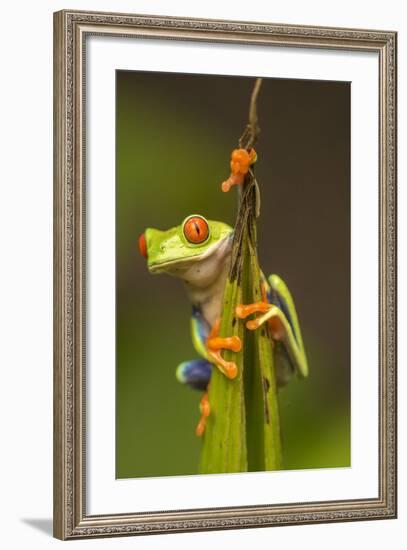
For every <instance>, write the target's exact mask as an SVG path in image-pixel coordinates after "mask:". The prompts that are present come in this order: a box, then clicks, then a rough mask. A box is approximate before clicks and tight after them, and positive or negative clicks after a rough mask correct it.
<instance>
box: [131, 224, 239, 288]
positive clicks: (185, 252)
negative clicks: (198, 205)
mask: <svg viewBox="0 0 407 550" xmlns="http://www.w3.org/2000/svg"><path fill="white" fill-rule="evenodd" d="M232 233H233V230H232V228H231V227H230V226H229V225H227V224H225V223H222V222H217V221H212V220H206V219H205V218H204V217H203V216H200V215H197V214H194V215H192V216H188V217H187V218H186V219H185V220H184V221H183V223H182V224H181V225H179V226H177V227H173V228H171V229H168V230H167V231H159V230H158V229H153V228H148V229H146V231H145V232H144V233H143V235H141V237H140V238H139V249H140V252H141V254H142V255H143V256H144V257H145V258H146V259H147V266H148V269H149V271H150V272H151V273H163V272H165V273H169V274H170V275H175V276H178V277H180V278H182V279H184V280H186V281H188V282H190V283H192V284H194V283H197V281H196V280H195V279H197V278H199V282H200V283H202V284H204V283H206V282H208V280H209V279H210V278H212V277H213V276H214V275H216V271H217V270H218V269H219V265H220V263H221V262H223V261H224V260H225V258H226V257H228V256H229V255H230V250H231V241H232Z"/></svg>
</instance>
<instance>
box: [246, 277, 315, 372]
mask: <svg viewBox="0 0 407 550" xmlns="http://www.w3.org/2000/svg"><path fill="white" fill-rule="evenodd" d="M268 282H269V284H270V288H269V289H268V292H267V301H262V302H257V303H254V304H248V305H238V306H237V307H236V316H237V317H239V318H240V319H246V317H248V316H249V315H252V314H253V313H260V314H261V315H259V316H258V317H255V318H254V319H251V320H249V321H247V322H246V327H247V328H248V329H249V330H256V329H257V328H259V327H260V326H261V325H263V324H264V323H265V322H267V323H268V326H269V329H270V332H271V336H272V338H273V340H275V341H276V342H281V343H282V344H283V346H284V348H285V350H286V352H287V355H288V357H289V359H290V362H291V364H292V366H293V368H294V369H295V370H296V371H297V372H298V374H299V375H300V376H303V377H305V376H307V375H308V363H307V358H306V355H305V350H304V344H303V340H302V335H301V329H300V325H299V322H298V317H297V312H296V309H295V305H294V301H293V299H292V296H291V293H290V291H289V290H288V288H287V286H286V284H285V283H284V281H283V280H282V279H281V278H280V277H279V276H278V275H271V276H270V277H269V281H268Z"/></svg>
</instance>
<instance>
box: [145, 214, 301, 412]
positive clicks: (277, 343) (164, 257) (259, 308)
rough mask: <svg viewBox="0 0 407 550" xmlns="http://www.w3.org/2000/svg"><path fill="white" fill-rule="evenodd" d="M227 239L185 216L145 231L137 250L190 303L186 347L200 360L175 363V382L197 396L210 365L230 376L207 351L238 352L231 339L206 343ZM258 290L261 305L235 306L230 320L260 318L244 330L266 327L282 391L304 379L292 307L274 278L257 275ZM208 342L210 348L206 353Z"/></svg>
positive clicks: (217, 305) (214, 227)
mask: <svg viewBox="0 0 407 550" xmlns="http://www.w3.org/2000/svg"><path fill="white" fill-rule="evenodd" d="M232 239H233V229H232V228H231V227H230V226H229V225H227V224H225V223H222V222H218V221H212V220H206V219H205V218H204V217H203V216H200V215H192V216H188V218H186V219H185V220H184V221H183V223H182V224H181V225H179V226H177V227H173V228H171V229H168V230H166V231H159V230H158V229H152V228H148V229H146V231H145V233H144V235H142V237H141V239H140V249H141V251H142V253H143V254H144V255H145V256H146V258H147V266H148V269H149V271H150V272H151V273H168V274H169V275H173V276H176V277H179V278H180V279H182V280H183V281H184V284H185V287H186V290H187V293H188V295H189V299H190V301H191V303H192V317H191V334H192V341H193V344H194V347H195V349H196V351H197V353H198V354H199V356H200V358H199V359H194V360H192V361H186V362H183V363H181V364H180V365H179V366H178V368H177V371H176V374H177V378H178V380H179V381H180V382H182V383H185V384H188V385H189V386H191V387H193V388H196V389H199V390H202V391H205V390H206V389H207V387H208V384H209V381H210V377H211V369H212V365H213V364H215V365H216V366H217V367H219V368H220V370H222V372H224V374H226V375H227V376H229V378H233V377H234V376H235V375H236V373H234V372H232V371H230V372H229V371H226V367H225V365H224V364H223V363H222V359H221V357H220V351H219V352H217V353H214V352H213V350H214V349H218V350H220V349H225V348H227V349H233V350H235V349H236V351H238V349H240V348H239V346H238V345H236V342H235V341H233V342H229V340H231V339H221V338H212V339H211V336H216V335H217V334H216V325H217V323H218V320H219V318H220V317H221V309H222V298H223V291H224V287H225V283H226V279H227V274H228V271H229V267H230V258H231V247H232ZM262 286H263V289H262V290H263V296H264V297H265V298H266V300H265V301H264V302H262V303H259V304H250V305H246V306H239V308H237V309H236V315H237V316H238V317H240V318H245V317H247V316H248V315H251V314H252V313H259V312H260V313H261V315H260V316H259V317H257V318H256V319H254V320H251V321H248V322H247V324H246V326H247V327H248V328H250V329H252V330H253V329H256V328H258V326H260V325H261V324H262V323H264V322H269V324H270V327H271V330H270V331H269V332H270V335H271V338H272V339H273V350H274V354H275V360H276V366H277V382H278V384H279V385H282V384H284V383H286V382H287V381H288V379H289V378H290V376H291V374H292V373H294V372H296V373H297V374H298V375H299V376H302V377H305V376H307V374H308V365H307V359H306V355H305V351H304V345H303V340H302V335H301V330H300V325H299V322H298V317H297V313H296V309H295V305H294V301H293V299H292V296H291V294H290V291H289V290H288V288H287V286H286V285H285V283H284V281H283V280H282V279H281V278H280V277H279V276H278V275H271V276H270V277H268V279H266V278H265V277H264V275H263V274H262ZM215 340H216V342H215ZM226 340H227V341H228V342H226V343H225V341H226ZM211 341H212V342H214V345H213V346H212V347H211V346H210V345H209V344H210V342H211ZM215 346H218V347H217V348H216V347H215ZM228 346H229V347H228ZM233 346H235V347H233ZM219 361H220V362H219ZM223 367H225V369H224V368H223ZM206 399H207V398H206ZM202 406H205V407H206V401H205V402H204V401H203V402H201V409H202ZM208 411H209V409H208ZM208 414H209V412H208Z"/></svg>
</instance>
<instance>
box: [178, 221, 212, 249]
mask: <svg viewBox="0 0 407 550" xmlns="http://www.w3.org/2000/svg"><path fill="white" fill-rule="evenodd" d="M184 235H185V237H186V239H187V240H188V241H189V242H190V243H193V244H201V243H203V242H204V241H206V239H207V238H208V236H209V226H208V222H207V221H206V220H205V218H202V217H201V216H192V217H191V218H188V219H187V220H186V222H185V223H184Z"/></svg>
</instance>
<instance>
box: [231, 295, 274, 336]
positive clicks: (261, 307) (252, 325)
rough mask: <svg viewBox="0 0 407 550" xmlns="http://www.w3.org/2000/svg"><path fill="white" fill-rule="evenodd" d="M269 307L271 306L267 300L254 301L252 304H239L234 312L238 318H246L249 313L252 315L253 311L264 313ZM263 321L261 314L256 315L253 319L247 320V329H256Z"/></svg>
mask: <svg viewBox="0 0 407 550" xmlns="http://www.w3.org/2000/svg"><path fill="white" fill-rule="evenodd" d="M271 308H272V305H271V304H269V303H268V302H256V303H254V304H248V305H243V304H239V305H237V306H236V309H235V313H236V317H239V319H246V317H248V316H249V315H252V314H253V313H262V314H265V313H267V312H269V311H270V309H271ZM264 322H265V319H264V316H263V315H261V316H260V317H256V318H255V319H251V320H250V321H247V323H246V327H247V328H248V329H249V330H256V329H257V328H259V326H260V325H262V324H263V323H264Z"/></svg>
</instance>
